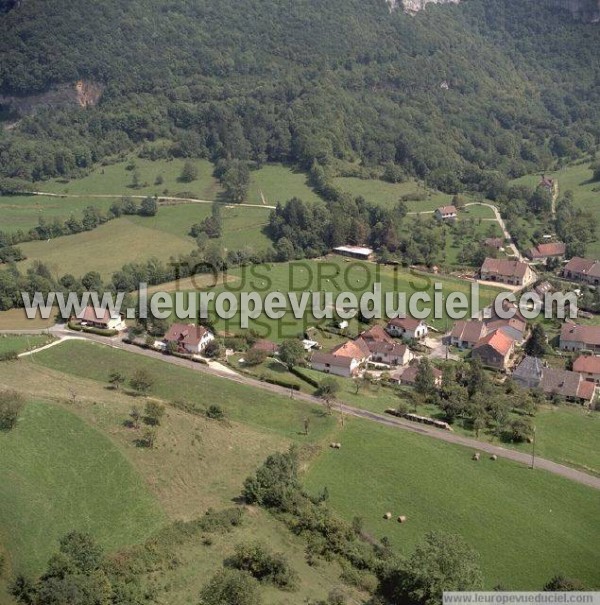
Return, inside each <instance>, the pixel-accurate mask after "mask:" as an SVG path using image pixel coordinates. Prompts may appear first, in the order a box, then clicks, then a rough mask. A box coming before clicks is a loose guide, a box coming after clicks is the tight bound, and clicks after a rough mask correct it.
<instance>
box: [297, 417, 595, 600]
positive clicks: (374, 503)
mask: <svg viewBox="0 0 600 605" xmlns="http://www.w3.org/2000/svg"><path fill="white" fill-rule="evenodd" d="M336 439H337V440H338V441H340V442H341V443H342V449H341V450H326V451H323V453H322V454H321V455H320V456H319V458H318V459H317V460H316V461H315V462H314V463H313V464H312V465H311V467H310V470H309V472H308V473H307V476H306V480H305V483H306V486H307V488H308V489H309V490H310V491H311V492H312V493H320V491H321V490H322V489H323V488H324V487H325V486H326V487H327V488H328V490H329V495H330V500H329V503H330V506H331V507H333V508H334V509H336V510H338V511H339V512H340V513H341V514H342V515H343V516H344V517H345V518H346V519H348V520H351V519H352V518H353V517H355V516H360V517H362V519H363V520H364V523H365V527H366V529H367V530H368V531H369V532H370V533H371V534H372V535H373V536H374V537H375V538H381V537H382V536H387V537H388V538H389V539H390V541H391V543H392V544H393V545H394V546H395V547H396V548H397V549H398V550H400V551H401V552H403V553H409V552H410V551H411V550H412V549H413V548H414V546H415V545H416V544H417V543H418V542H419V541H420V540H421V539H422V537H423V534H424V533H425V532H427V531H430V530H434V529H437V530H445V531H449V532H456V533H459V534H461V535H462V536H463V537H464V538H465V539H466V540H467V542H468V543H469V544H470V545H471V546H472V547H474V548H475V549H476V550H478V551H479V553H480V555H481V565H482V569H483V572H484V576H485V580H486V586H487V587H488V588H490V589H491V587H493V586H494V585H497V584H499V583H500V584H502V585H504V586H510V587H511V588H512V589H521V590H522V589H540V588H541V587H542V586H543V585H544V584H545V582H546V581H547V580H548V579H549V578H550V577H551V576H552V575H554V574H556V573H559V572H562V573H564V574H566V575H571V576H574V577H578V578H580V579H581V580H582V581H584V582H586V583H588V584H589V585H590V586H598V584H599V582H600V577H599V576H598V556H597V549H596V544H597V542H598V540H599V539H600V527H599V526H598V523H597V521H596V517H597V510H598V506H599V505H600V496H599V495H598V492H596V491H594V490H591V489H588V488H585V487H583V486H579V485H574V484H572V483H570V482H569V481H567V480H564V479H562V478H559V477H555V476H552V475H550V474H548V473H545V472H543V471H531V470H529V469H528V468H527V467H525V466H521V465H516V464H512V463H510V462H508V461H504V460H501V459H499V460H497V461H495V462H493V461H491V460H489V459H488V458H487V457H485V456H484V457H483V458H482V460H480V461H479V463H476V462H473V461H472V460H471V455H472V452H471V451H470V450H467V449H464V448H461V447H456V446H450V445H448V444H445V443H442V442H438V441H434V440H432V439H424V438H423V437H421V436H419V435H415V434H412V433H406V432H398V431H393V430H390V429H387V428H385V427H381V426H377V425H374V424H372V423H368V422H366V421H360V420H356V419H348V420H347V421H346V423H345V427H344V429H342V430H340V432H339V434H338V436H337V437H336ZM387 511H390V512H392V515H394V517H393V519H392V520H390V521H386V520H384V519H383V515H384V513H386V512H387ZM398 515H406V516H407V518H408V520H407V523H404V524H399V523H396V522H395V520H394V519H395V518H396V516H398Z"/></svg>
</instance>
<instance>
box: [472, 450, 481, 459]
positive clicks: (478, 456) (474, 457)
mask: <svg viewBox="0 0 600 605" xmlns="http://www.w3.org/2000/svg"><path fill="white" fill-rule="evenodd" d="M480 456H481V455H480V453H479V452H475V453H474V454H473V460H479V458H480Z"/></svg>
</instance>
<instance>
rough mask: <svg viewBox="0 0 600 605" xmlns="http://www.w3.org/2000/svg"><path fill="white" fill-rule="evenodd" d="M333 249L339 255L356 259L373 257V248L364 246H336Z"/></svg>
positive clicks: (371, 258)
mask: <svg viewBox="0 0 600 605" xmlns="http://www.w3.org/2000/svg"><path fill="white" fill-rule="evenodd" d="M333 251H334V252H335V253H336V254H340V255H341V256H348V257H350V258H356V259H357V260H373V258H374V252H373V250H372V249H371V248H365V247H364V246H338V247H337V248H334V249H333Z"/></svg>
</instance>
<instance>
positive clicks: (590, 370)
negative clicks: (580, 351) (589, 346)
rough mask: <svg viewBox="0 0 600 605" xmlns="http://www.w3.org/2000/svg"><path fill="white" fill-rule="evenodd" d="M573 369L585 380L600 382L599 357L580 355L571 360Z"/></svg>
mask: <svg viewBox="0 0 600 605" xmlns="http://www.w3.org/2000/svg"><path fill="white" fill-rule="evenodd" d="M573 371H574V372H577V373H579V374H581V375H582V376H583V377H584V378H585V379H586V380H591V381H593V382H596V383H598V384H600V357H597V356H595V355H580V356H579V357H578V358H577V359H576V360H575V361H574V362H573Z"/></svg>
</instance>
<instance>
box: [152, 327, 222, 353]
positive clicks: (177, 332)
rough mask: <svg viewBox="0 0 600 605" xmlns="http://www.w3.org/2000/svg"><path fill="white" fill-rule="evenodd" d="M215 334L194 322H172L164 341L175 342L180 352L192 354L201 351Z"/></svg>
mask: <svg viewBox="0 0 600 605" xmlns="http://www.w3.org/2000/svg"><path fill="white" fill-rule="evenodd" d="M214 338H215V336H214V334H213V333H212V332H210V331H209V330H207V329H206V328H205V327H204V326H196V325H195V324H173V325H172V326H171V327H170V328H169V330H168V331H167V333H166V334H165V337H164V339H163V340H164V342H165V343H166V344H168V343H171V342H173V343H175V344H176V345H177V349H178V350H179V351H181V352H187V353H192V354H198V353H202V351H204V349H205V348H206V345H207V344H208V343H209V342H210V341H211V340H214Z"/></svg>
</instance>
